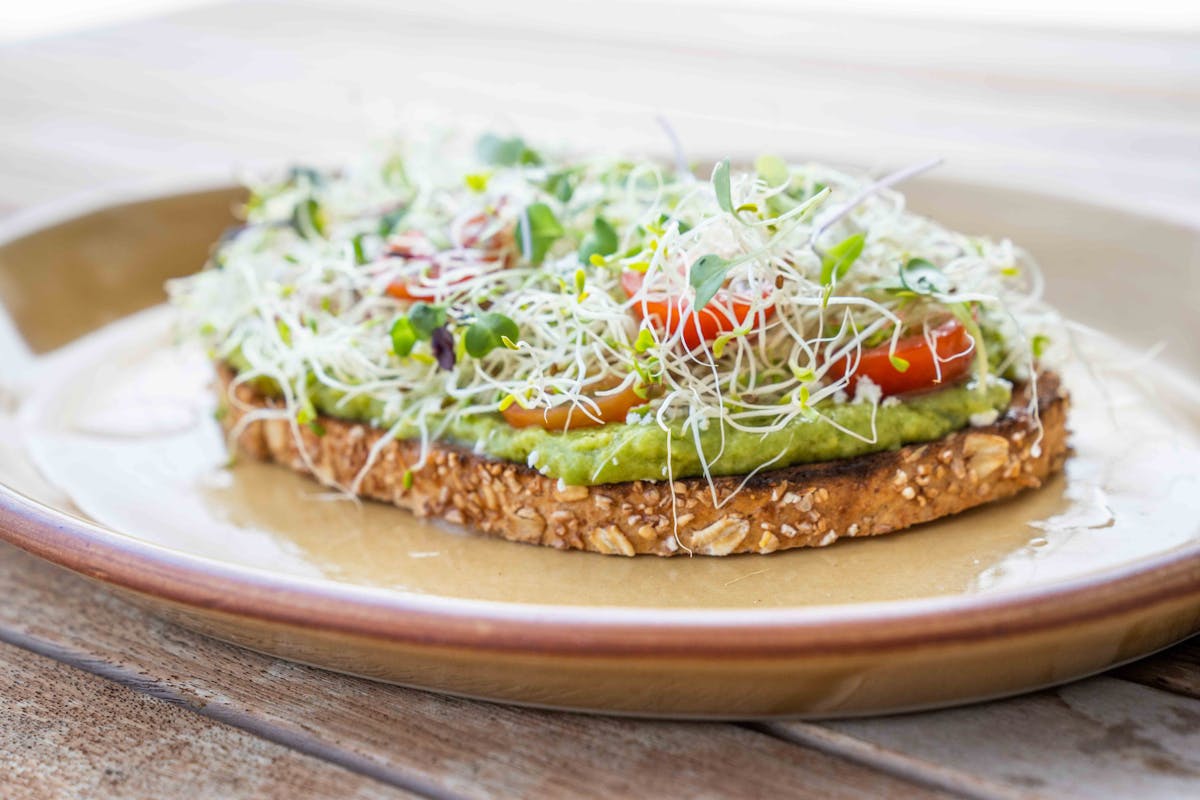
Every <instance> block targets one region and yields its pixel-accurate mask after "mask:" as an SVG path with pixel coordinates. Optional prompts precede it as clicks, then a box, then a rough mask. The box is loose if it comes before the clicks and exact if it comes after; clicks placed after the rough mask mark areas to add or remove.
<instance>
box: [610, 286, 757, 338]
mask: <svg viewBox="0 0 1200 800" xmlns="http://www.w3.org/2000/svg"><path fill="white" fill-rule="evenodd" d="M645 280H646V276H645V275H643V274H642V273H640V272H635V271H633V270H626V271H625V272H622V273H621V288H623V289H624V290H625V294H627V295H628V296H629V297H631V298H632V297H634V296H635V295H636V294H637V293H638V292H639V291H641V289H642V284H643V283H645ZM633 308H634V310H635V311H636V312H637V314H638V315H639V316H640V317H641V318H642V319H648V320H650V321H651V322H653V323H654V324H655V325H656V326H658V327H659V328H660V329H662V330H663V331H664V332H666V334H667V335H668V336H674V335H675V333H676V332H677V331H678V330H679V329H680V328H681V327H682V328H683V343H684V344H685V345H687V348H688V349H689V350H695V349H696V348H697V347H700V346H701V345H702V344H703V343H704V342H711V341H712V340H713V339H716V338H717V337H718V336H720V335H721V334H723V333H729V332H730V331H732V330H734V329H735V328H738V327H741V326H742V325H745V324H746V321H747V320H749V319H750V317H751V315H752V314H753V311H752V309H751V305H750V303H748V302H746V301H745V300H744V299H739V298H738V297H737V296H736V295H734V294H732V293H730V292H726V291H724V290H722V291H720V292H717V296H716V297H714V298H713V299H712V300H711V301H709V303H708V305H706V306H705V307H704V308H702V309H700V310H699V311H692V310H691V307H690V304H689V303H688V301H687V299H686V298H684V297H682V296H674V297H671V296H659V297H647V298H645V299H644V300H641V301H639V302H637V303H635V304H634V306H633ZM763 313H764V314H765V316H767V317H770V316H771V315H772V314H774V313H775V307H774V306H767V307H766V308H765V309H763Z"/></svg>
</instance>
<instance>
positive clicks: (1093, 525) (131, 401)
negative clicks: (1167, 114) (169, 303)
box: [0, 182, 1200, 718]
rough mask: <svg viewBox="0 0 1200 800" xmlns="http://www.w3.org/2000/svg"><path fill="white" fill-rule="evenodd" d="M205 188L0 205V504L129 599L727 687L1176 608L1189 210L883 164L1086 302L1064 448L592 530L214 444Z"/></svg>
mask: <svg viewBox="0 0 1200 800" xmlns="http://www.w3.org/2000/svg"><path fill="white" fill-rule="evenodd" d="M236 196H237V195H236V192H235V190H232V189H221V188H219V189H212V190H207V191H190V192H189V191H178V192H176V193H173V194H162V195H159V196H154V197H143V198H141V199H136V198H135V199H132V200H130V201H128V202H124V203H121V204H106V205H98V204H92V205H91V206H90V207H87V206H85V207H79V206H76V207H74V208H60V209H57V210H51V211H43V212H38V213H36V214H34V215H31V216H27V217H24V218H21V219H17V220H15V221H13V222H11V223H10V224H9V225H8V230H7V232H6V233H5V234H4V235H3V236H2V237H0V298H2V299H3V301H4V303H5V306H6V308H7V310H8V317H9V318H10V319H0V364H3V365H4V369H3V371H2V372H0V434H3V435H0V482H3V484H4V486H3V488H0V535H3V536H4V537H5V538H7V539H8V540H10V541H12V542H14V543H16V544H18V545H19V546H21V547H24V548H25V549H27V550H30V551H32V552H34V553H37V554H39V555H41V556H43V557H44V558H47V559H49V560H51V561H53V562H55V563H58V564H61V565H63V566H65V567H67V568H69V569H73V570H75V571H77V572H80V573H82V574H84V575H88V576H90V577H92V578H94V579H96V580H99V581H102V582H103V583H104V584H106V585H108V586H109V587H111V588H112V589H114V590H116V591H119V592H121V593H123V594H125V595H126V596H128V597H130V598H131V599H133V600H135V601H136V602H139V603H141V604H143V605H145V606H147V607H149V608H151V609H152V610H154V611H155V612H156V613H159V614H161V615H163V616H166V617H169V618H171V619H174V620H177V621H179V622H180V623H182V624H185V625H188V626H190V627H193V628H196V629H198V630H201V631H203V632H206V633H209V634H211V635H214V636H218V637H220V638H223V639H227V640H229V641H233V642H236V643H239V644H242V645H246V646H248V647H253V648H255V649H258V650H262V651H265V652H269V653H273V654H277V655H280V656H283V657H285V658H290V659H294V660H298V661H303V662H306V663H310V664H315V665H318V666H322V667H327V668H330V669H335V670H340V671H345V672H350V673H354V674H359V675H366V676H369V677H374V678H379V679H382V680H387V681H393V682H397V683H403V684H407V685H413V686H419V687H424V688H429V689H434V690H437V691H444V692H450V693H456V694H464V695H471V696H476V697H484V698H491V699H497V700H504V701H511V702H519V703H526V704H534V705H544V706H554V707H565V708H576V709H585V710H597V711H611V712H621V713H631V714H648V715H650V714H652V715H673V716H720V717H739V718H746V717H762V716H771V715H810V716H818V715H819V716H836V715H847V714H861V713H876V712H884V711H895V710H902V709H914V708H923V707H931V706H936V705H946V704H951V703H958V702H965V701H969V700H975V699H981V698H985V697H994V696H999V695H1004V694H1011V693H1016V692H1020V691H1026V690H1029V689H1032V688H1035V687H1039V686H1044V685H1049V684H1052V683H1057V682H1062V681H1065V680H1069V679H1072V678H1076V677H1079V676H1082V675H1085V674H1088V673H1091V672H1095V671H1098V670H1101V669H1104V668H1106V667H1109V666H1111V665H1113V664H1116V663H1119V662H1121V661H1125V660H1129V659H1132V658H1136V657H1138V656H1141V655H1145V654H1146V653H1149V652H1152V651H1153V650H1156V649H1159V648H1161V647H1164V646H1167V645H1169V644H1171V643H1172V642H1174V641H1177V640H1178V639H1181V638H1183V637H1185V636H1187V635H1189V634H1191V633H1193V632H1195V631H1196V630H1197V629H1198V628H1200V384H1198V383H1197V381H1196V376H1197V375H1198V374H1200V353H1198V351H1197V347H1196V342H1198V341H1200V320H1198V318H1197V314H1196V309H1197V308H1198V307H1200V296H1198V294H1200V292H1198V289H1197V275H1198V274H1200V264H1198V263H1197V259H1198V255H1197V254H1200V232H1198V231H1195V230H1191V229H1188V228H1184V227H1179V226H1175V225H1171V224H1168V223H1165V222H1160V221H1156V220H1153V219H1148V218H1144V217H1139V216H1135V215H1131V214H1128V213H1124V212H1120V211H1115V210H1111V209H1102V208H1096V207H1091V206H1085V205H1082V204H1079V203H1075V202H1070V201H1066V200H1060V199H1052V198H1047V197H1042V196H1037V195H1031V194H1021V193H1017V192H1013V191H1010V190H999V189H995V188H989V187H983V186H968V185H959V184H948V183H937V182H924V183H918V184H915V185H914V187H913V188H912V189H911V190H910V196H911V197H912V198H913V201H914V204H915V205H916V206H917V207H918V209H920V210H922V211H926V212H928V213H931V214H933V215H934V216H937V217H939V218H940V219H942V220H943V221H945V222H947V223H948V224H950V225H953V226H956V227H959V228H962V229H966V230H971V231H973V232H979V233H989V234H992V235H1005V236H1010V237H1011V238H1013V239H1014V240H1016V241H1018V242H1020V243H1021V244H1023V245H1025V246H1026V247H1027V248H1028V249H1030V250H1032V251H1033V253H1034V254H1035V255H1036V256H1037V257H1038V258H1039V260H1040V261H1041V262H1042V263H1043V267H1044V268H1045V270H1046V272H1047V276H1048V285H1049V290H1048V292H1049V296H1050V299H1051V300H1052V301H1054V302H1056V303H1057V304H1058V305H1059V306H1060V307H1061V308H1063V309H1064V310H1065V311H1066V313H1067V314H1068V315H1070V316H1072V317H1073V318H1077V319H1080V320H1082V321H1084V322H1085V323H1089V324H1090V325H1091V326H1092V327H1097V328H1101V329H1104V330H1105V331H1107V332H1108V334H1110V335H1104V334H1100V333H1096V332H1092V331H1090V330H1085V329H1083V328H1080V329H1078V332H1077V334H1076V339H1077V341H1075V342H1074V343H1073V344H1074V346H1075V347H1076V348H1077V349H1078V351H1079V354H1080V356H1081V361H1080V363H1079V365H1078V366H1076V367H1074V368H1072V369H1070V370H1068V371H1067V373H1066V375H1065V378H1066V380H1067V383H1068V386H1069V387H1070V388H1071V390H1072V393H1073V396H1074V400H1075V406H1074V409H1073V412H1072V417H1071V427H1072V429H1073V440H1072V441H1073V446H1074V455H1073V457H1072V458H1071V460H1070V462H1069V464H1068V468H1067V471H1066V474H1065V475H1064V476H1062V477H1060V478H1057V479H1055V480H1054V481H1053V482H1051V483H1050V484H1048V485H1047V486H1045V487H1044V488H1042V489H1041V490H1039V491H1036V492H1030V493H1026V494H1024V495H1022V496H1020V497H1018V498H1016V499H1014V500H1012V501H1009V502H1005V503H1000V504H995V505H992V506H988V507H985V508H983V509H978V510H975V511H972V512H969V513H966V514H962V515H959V516H957V517H954V518H950V519H945V520H941V521H938V522H936V523H933V524H929V525H925V526H922V527H920V528H918V529H914V530H912V531H909V532H905V533H901V534H895V535H890V536H885V537H879V538H875V539H868V540H850V541H844V542H838V543H837V544H835V545H833V546H831V547H828V548H823V549H815V550H797V551H788V552H783V553H775V554H772V555H769V556H754V555H748V556H737V557H727V558H720V559H717V558H704V557H697V558H684V557H680V558H674V559H658V558H651V557H640V558H635V559H622V558H614V557H606V556H600V555H595V554H589V553H578V552H558V551H553V550H549V549H543V548H537V547H530V546H526V545H520V544H513V543H509V542H504V541H501V540H496V539H490V538H485V537H482V536H476V535H473V534H471V533H469V532H467V531H463V530H459V529H455V528H453V527H452V526H447V525H441V524H435V523H429V522H424V521H420V520H417V519H415V518H414V517H412V516H410V515H408V514H407V513H405V512H403V511H399V510H397V509H394V508H391V507H389V506H383V505H379V504H374V503H357V502H354V501H348V500H346V499H344V498H340V497H337V496H334V495H331V494H330V493H329V492H327V491H326V490H324V489H322V488H321V487H319V486H318V485H316V484H314V483H312V482H310V481H308V480H306V479H304V478H302V477H300V476H298V475H295V474H293V473H291V472H290V471H287V470H284V469H281V468H278V467H274V466H271V465H265V464H258V463H245V462H242V463H238V464H236V465H234V466H233V467H232V468H229V467H228V465H227V463H226V462H227V459H228V457H227V454H226V452H225V450H224V445H223V441H222V438H221V435H220V433H219V431H218V429H217V426H216V423H215V422H214V421H213V419H212V413H211V412H212V407H213V403H212V398H211V396H210V394H209V390H208V385H209V383H210V381H211V379H212V374H211V371H210V368H209V366H208V364H207V361H206V359H205V358H204V355H203V353H200V352H197V351H196V350H195V349H193V348H190V347H188V346H186V345H179V344H177V343H176V342H175V341H174V339H173V336H172V332H171V320H170V313H169V311H167V310H166V309H164V308H162V307H161V306H158V305H157V304H158V303H160V302H161V298H162V293H161V286H162V282H163V280H164V279H165V278H167V277H170V276H172V275H179V274H185V273H188V272H191V271H194V270H195V269H196V268H197V267H198V265H199V264H200V263H201V262H202V261H203V259H204V256H205V253H206V251H207V248H208V246H209V243H210V242H211V241H213V240H215V238H216V236H217V235H218V234H219V232H220V230H221V229H222V228H223V227H225V226H226V225H228V224H230V223H231V222H232V218H231V216H230V208H231V206H232V204H233V203H234V201H235V199H236ZM10 320H11V321H10ZM1157 342H1165V343H1166V345H1167V346H1166V349H1165V350H1163V351H1162V353H1161V354H1160V353H1159V352H1158V351H1159V350H1161V349H1162V348H1161V347H1155V346H1154V345H1155V343H1157Z"/></svg>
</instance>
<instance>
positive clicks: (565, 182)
mask: <svg viewBox="0 0 1200 800" xmlns="http://www.w3.org/2000/svg"><path fill="white" fill-rule="evenodd" d="M542 188H544V189H545V190H546V191H547V192H549V193H550V194H551V195H552V196H553V197H554V198H556V199H557V200H558V201H559V202H560V203H567V202H570V200H571V196H572V195H573V194H575V173H574V172H572V171H571V170H566V171H564V172H555V173H552V174H551V175H550V176H549V177H548V178H546V182H545V183H544V184H543V186H542Z"/></svg>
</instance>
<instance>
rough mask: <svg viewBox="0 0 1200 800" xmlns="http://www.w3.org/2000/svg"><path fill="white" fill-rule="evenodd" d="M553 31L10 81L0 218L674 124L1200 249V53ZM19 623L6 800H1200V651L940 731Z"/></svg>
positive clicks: (34, 575) (353, 42)
mask: <svg viewBox="0 0 1200 800" xmlns="http://www.w3.org/2000/svg"><path fill="white" fill-rule="evenodd" d="M561 8H562V6H560V4H558V3H555V2H552V0H522V2H517V3H505V4H472V3H470V2H468V0H447V1H446V2H442V3H437V4H432V5H431V4H428V3H418V2H399V3H382V2H357V3H342V4H338V5H336V6H335V5H334V4H331V3H319V2H313V3H303V4H290V5H286V6H285V5H283V4H281V3H276V2H263V1H262V0H256V1H255V2H247V3H240V4H236V5H225V6H215V7H207V8H199V9H194V10H190V11H184V12H180V13H176V14H172V15H170V16H168V17H164V18H161V19H155V20H148V21H143V22H136V23H129V24H122V25H116V26H113V27H110V28H106V29H101V30H95V31H90V32H86V33H77V34H72V35H69V36H65V37H61V38H56V39H47V40H39V41H31V42H26V43H21V44H15V45H9V46H6V47H4V48H0V103H2V104H3V108H4V111H3V119H4V124H3V125H0V211H2V210H4V209H6V208H8V209H14V208H19V207H24V206H28V205H31V204H33V203H36V202H40V201H45V200H53V199H57V198H62V197H65V196H68V195H70V194H74V193H78V192H83V191H88V192H97V191H101V192H102V191H104V189H105V187H107V186H111V185H113V184H115V183H122V182H128V181H131V180H142V179H146V178H154V179H157V178H161V177H163V176H167V175H180V174H185V173H194V172H202V173H204V174H206V175H217V176H222V177H228V176H229V175H230V174H231V172H232V171H233V170H232V169H231V166H230V165H245V164H249V163H255V162H258V161H262V160H268V161H278V160H279V159H288V158H300V157H304V158H315V159H318V160H320V159H326V158H336V157H339V156H341V155H342V154H345V153H349V152H352V151H354V150H356V149H358V148H359V147H360V146H361V145H362V143H363V142H364V141H365V140H366V139H367V138H369V137H370V136H371V135H373V134H378V133H380V132H383V131H386V130H389V129H390V128H391V127H392V126H393V125H395V124H397V123H401V124H406V125H408V126H409V127H410V128H411V127H413V126H420V125H424V124H428V121H429V120H431V119H438V118H439V114H441V115H444V114H445V113H446V112H452V113H453V114H454V115H459V116H463V117H465V118H469V119H471V120H475V121H478V122H480V123H482V124H492V125H507V124H509V123H510V122H512V121H514V120H518V119H519V120H521V121H523V122H524V124H525V126H526V127H529V128H533V129H535V130H537V131H538V132H539V133H540V134H542V135H544V136H547V137H550V138H552V139H554V138H564V139H565V138H570V139H571V140H572V141H579V142H584V143H586V142H589V141H600V140H603V141H605V142H608V143H613V144H617V145H622V146H628V147H633V148H636V149H659V150H661V149H663V148H664V147H665V145H664V143H663V140H662V138H661V136H660V134H659V133H658V132H657V130H656V128H655V126H654V123H653V121H652V120H653V117H654V116H655V115H656V114H665V115H666V116H668V117H669V118H670V119H671V120H672V122H673V123H674V125H675V126H676V128H677V130H678V131H679V133H680V135H681V137H682V138H683V139H684V142H685V144H686V145H687V147H688V149H689V152H696V153H709V152H711V151H715V150H719V149H720V148H722V147H724V146H725V144H724V143H727V142H729V141H737V142H739V146H741V147H742V148H743V149H745V150H747V151H748V152H754V151H758V150H767V149H769V150H776V151H781V152H783V151H786V152H789V153H796V154H798V155H810V156H812V157H814V158H832V159H839V160H850V161H857V162H863V161H864V160H867V161H869V160H874V161H876V162H877V164H869V165H868V166H877V165H892V164H896V163H900V162H904V161H907V160H912V159H916V158H923V157H926V156H928V155H929V154H931V153H940V154H944V155H947V156H949V158H950V167H949V171H950V173H951V174H952V175H960V176H964V177H969V178H971V179H973V180H984V181H991V182H996V183H1004V184H1009V185H1020V186H1025V187H1028V186H1031V185H1033V186H1036V187H1037V188H1038V189H1040V190H1044V191H1049V192H1057V193H1063V194H1073V195H1082V196H1086V197H1088V198H1091V199H1094V200H1096V201H1099V202H1102V203H1110V204H1119V205H1124V206H1133V207H1136V208H1139V209H1143V210H1146V211H1150V212H1154V213H1158V214H1164V215H1167V216H1171V217H1173V218H1176V219H1181V220H1185V221H1191V222H1195V221H1197V220H1200V194H1198V193H1197V192H1196V190H1195V189H1196V176H1197V167H1198V165H1200V46H1198V44H1197V41H1196V37H1195V36H1190V35H1175V34H1165V33H1160V34H1149V33H1142V34H1123V33H1119V32H1115V31H1102V30H1098V29H1096V30H1085V29H1080V30H1076V31H1074V32H1072V33H1070V34H1067V33H1064V32H1062V31H1055V30H1047V29H1033V28H1028V27H1024V28H1023V27H1019V26H1005V27H994V26H993V27H963V26H955V25H949V24H932V23H924V22H907V23H894V22H889V21H887V20H881V19H868V18H852V17H847V16H839V15H837V14H832V13H831V14H828V15H822V16H812V15H798V14H796V13H792V12H790V11H789V10H788V9H787V8H786V7H784V6H782V5H780V4H777V3H776V4H762V3H756V2H754V0H747V2H745V3H740V4H738V6H737V7H736V8H733V7H730V6H723V5H703V6H695V7H692V8H690V9H689V10H688V12H687V13H680V8H679V3H677V2H673V1H672V0H651V2H636V3H635V2H634V1H633V0H615V1H614V2H613V3H609V4H604V5H603V6H601V5H596V6H592V7H583V6H580V7H577V8H576V7H572V11H571V13H563V12H562V11H561V10H560V9H561ZM631 20H636V24H631V23H630V21H631ZM614 65H618V66H619V68H618V66H614ZM668 89H669V90H668ZM864 153H869V154H871V157H870V158H869V159H864V158H863V154H864ZM0 457H3V450H2V449H0ZM0 597H3V598H4V602H3V603H2V604H0V642H4V643H6V644H4V645H0V796H2V797H5V798H7V797H14V798H43V797H64V798H67V797H81V796H86V797H166V796H186V797H189V798H190V797H196V798H208V797H211V798H225V797H297V796H304V797H308V796H314V797H323V796H327V797H376V796H380V797H382V796H405V795H406V794H409V793H411V794H416V795H421V796H429V797H448V798H457V797H514V796H524V797H558V796H583V797H624V796H655V797H724V796H756V797H757V796H784V797H822V798H824V797H882V796H889V797H921V796H956V797H969V798H1052V797H1088V798H1093V797H1100V798H1103V797H1130V796H1137V797H1139V798H1143V799H1144V800H1150V799H1151V798H1177V797H1185V796H1200V755H1198V754H1200V740H1198V739H1197V735H1198V734H1197V731H1198V730H1200V639H1193V640H1191V641H1190V642H1187V643H1184V644H1182V645H1179V646H1177V647H1176V648H1173V649H1172V650H1169V651H1167V652H1165V653H1162V654H1159V655H1157V656H1154V657H1152V658H1149V659H1145V660H1143V661H1141V662H1138V663H1136V664H1132V665H1128V666H1125V667H1122V668H1120V669H1117V670H1114V671H1112V672H1110V673H1108V674H1107V675H1105V676H1101V677H1097V678H1093V679H1090V680H1086V681H1081V682H1078V683H1076V684H1072V685H1069V686H1065V687H1061V688H1059V689H1055V690H1051V691H1044V692H1039V693H1035V694H1032V695H1029V696H1026V697H1021V698H1015V699H1009V700H1000V701H996V702H991V703H985V704H978V705H974V706H969V707H964V708H959V709H951V710H947V711H938V712H929V713H923V714H914V715H906V716H896V717H884V718H874V719H863V720H848V721H838V722H826V723H813V722H780V723H770V724H755V725H733V724H717V723H684V722H646V721H634V720H622V719H613V718H599V717H585V716H581V715H576V714H564V713H555V712H543V711H534V710H528V709H516V708H508V707H503V706H498V705H491V704H487V703H480V702H474V701H468V700H461V699H455V698H446V697H440V696H436V695H432V694H427V693H423V692H420V691H416V690H410V689H403V688H399V687H392V686H385V685H380V684H375V683H371V682H369V681H364V680H360V679H356V678H348V677H344V676H340V675H335V674H332V673H327V672H323V671H320V670H315V669H311V668H308V667H303V666H299V665H296V664H291V663H287V662H283V661H279V660H276V659H273V658H269V657H266V656H262V655H258V654H255V653H251V652H248V651H245V650H241V649H238V648H235V647H232V646H229V645H225V644H222V643H220V642H216V641H213V640H209V639H206V638H204V637H201V636H198V635H196V634H193V633H191V632H189V631H186V630H183V629H180V628H177V627H174V626H172V625H170V624H167V623H164V622H161V621H159V620H157V619H156V618H154V617H151V616H149V615H147V614H146V613H144V612H142V611H141V610H139V609H138V608H136V607H134V606H132V605H130V604H129V603H127V602H125V601H123V600H120V599H117V598H116V597H114V596H112V595H110V594H108V593H107V592H105V591H104V590H102V589H100V588H99V587H98V586H96V585H94V584H92V583H90V582H88V581H85V580H83V579H81V578H79V577H77V576H74V575H71V574H68V573H66V572H63V571H61V570H59V569H57V568H55V567H52V566H50V565H48V564H45V563H43V562H40V561H38V560H37V559H35V558H33V557H31V556H29V555H27V554H25V553H23V552H21V551H19V550H16V549H14V548H12V547H10V546H8V545H0Z"/></svg>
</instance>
